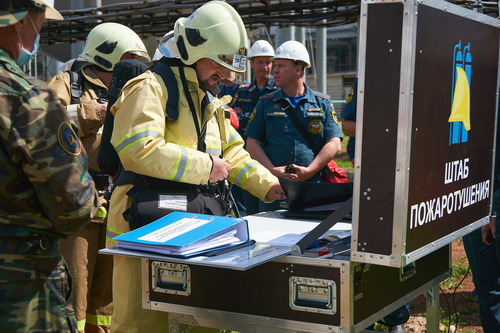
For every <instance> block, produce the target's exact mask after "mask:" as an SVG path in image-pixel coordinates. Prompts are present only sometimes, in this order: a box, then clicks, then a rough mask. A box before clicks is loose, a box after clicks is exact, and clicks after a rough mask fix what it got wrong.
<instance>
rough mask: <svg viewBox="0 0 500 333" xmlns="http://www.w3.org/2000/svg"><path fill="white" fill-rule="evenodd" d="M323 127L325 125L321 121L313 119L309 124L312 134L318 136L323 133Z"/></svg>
mask: <svg viewBox="0 0 500 333" xmlns="http://www.w3.org/2000/svg"><path fill="white" fill-rule="evenodd" d="M322 126H323V124H321V121H319V120H318V119H313V120H311V122H310V123H309V132H311V133H312V134H318V133H319V132H321V128H322Z"/></svg>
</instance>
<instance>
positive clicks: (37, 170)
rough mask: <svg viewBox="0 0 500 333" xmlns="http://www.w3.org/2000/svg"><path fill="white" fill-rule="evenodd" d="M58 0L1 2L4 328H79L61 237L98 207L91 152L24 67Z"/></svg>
mask: <svg viewBox="0 0 500 333" xmlns="http://www.w3.org/2000/svg"><path fill="white" fill-rule="evenodd" d="M46 18H52V19H62V16H61V15H60V14H59V13H58V12H57V11H56V10H55V9H54V8H53V0H36V1H35V0H7V1H2V2H0V36H2V37H1V38H0V174H1V177H2V182H1V183H0V299H1V306H0V330H1V331H2V332H35V331H36V332H42V331H44V332H74V331H75V329H76V321H75V317H74V314H73V309H72V308H71V306H70V295H71V292H72V291H71V289H72V288H71V280H70V279H71V278H70V276H69V274H68V271H67V268H66V266H65V264H64V261H63V259H62V256H61V254H60V251H59V246H58V239H59V238H63V237H67V236H68V235H70V234H72V233H74V232H75V231H77V230H78V229H79V228H81V227H82V226H84V225H86V224H87V223H88V222H89V221H90V219H91V218H92V215H93V214H94V213H95V211H96V209H97V195H96V191H95V186H94V183H93V181H92V178H91V177H90V175H89V174H88V171H87V157H86V155H85V153H84V152H83V151H82V149H81V142H80V141H79V139H78V136H77V135H76V133H75V131H74V130H73V128H72V125H71V122H70V120H69V119H68V117H67V115H66V112H65V110H64V107H63V106H62V105H61V104H60V103H59V101H58V99H57V96H56V95H55V94H54V92H53V91H52V90H51V89H50V88H49V87H48V86H47V85H46V84H45V83H44V82H42V81H40V80H37V79H35V78H33V77H30V76H28V75H26V74H24V73H23V71H22V70H21V68H20V67H19V66H23V65H25V64H27V63H28V62H29V60H30V59H31V58H32V56H33V55H34V53H35V52H36V49H37V46H38V40H39V32H40V29H41V25H42V23H43V21H45V19H46Z"/></svg>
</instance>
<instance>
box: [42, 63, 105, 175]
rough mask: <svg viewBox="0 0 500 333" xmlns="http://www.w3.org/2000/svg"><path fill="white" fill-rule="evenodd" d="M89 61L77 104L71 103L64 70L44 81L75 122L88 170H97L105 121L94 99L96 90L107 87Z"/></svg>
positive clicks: (68, 81)
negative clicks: (86, 158)
mask: <svg viewBox="0 0 500 333" xmlns="http://www.w3.org/2000/svg"><path fill="white" fill-rule="evenodd" d="M91 65H92V64H90V63H89V65H86V66H84V67H83V68H82V73H83V94H82V96H81V97H80V104H71V90H70V76H69V74H68V73H67V72H64V73H61V74H58V75H56V76H54V77H53V78H51V79H50V80H48V81H47V84H48V85H49V86H50V87H51V88H52V89H54V90H55V92H56V94H57V96H58V97H59V100H60V101H61V103H62V104H63V105H64V106H65V107H66V110H67V111H68V115H69V117H70V118H71V119H72V120H73V121H74V122H75V124H76V125H77V126H78V136H79V137H80V140H81V141H82V144H83V147H84V148H85V151H86V153H87V156H88V160H89V170H92V171H96V172H100V169H99V165H98V163H97V155H98V153H99V145H100V144H101V134H102V127H103V125H104V122H103V120H102V118H101V114H100V113H99V109H98V108H97V106H96V104H95V102H94V101H93V99H97V98H98V97H99V94H98V93H97V90H100V91H102V92H107V91H108V88H107V87H106V86H105V85H104V83H102V81H101V80H100V79H99V78H98V77H97V75H96V74H95V72H94V71H93V70H92V68H91V67H90V66H91Z"/></svg>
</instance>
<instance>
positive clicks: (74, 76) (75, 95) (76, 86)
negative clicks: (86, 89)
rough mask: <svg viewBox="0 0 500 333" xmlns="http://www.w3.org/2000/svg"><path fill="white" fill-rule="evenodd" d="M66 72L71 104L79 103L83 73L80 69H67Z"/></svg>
mask: <svg viewBox="0 0 500 333" xmlns="http://www.w3.org/2000/svg"><path fill="white" fill-rule="evenodd" d="M68 74H69V90H70V93H71V104H80V97H82V94H83V75H82V74H81V72H80V71H78V72H74V71H68Z"/></svg>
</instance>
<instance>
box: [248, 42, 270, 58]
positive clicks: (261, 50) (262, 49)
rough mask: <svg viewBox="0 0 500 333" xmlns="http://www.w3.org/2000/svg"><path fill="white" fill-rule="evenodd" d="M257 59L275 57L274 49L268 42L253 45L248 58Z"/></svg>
mask: <svg viewBox="0 0 500 333" xmlns="http://www.w3.org/2000/svg"><path fill="white" fill-rule="evenodd" d="M255 57H274V49H273V47H272V45H271V44H270V43H269V42H268V41H267V40H258V41H256V42H255V43H253V45H252V47H251V48H250V51H248V58H255Z"/></svg>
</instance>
